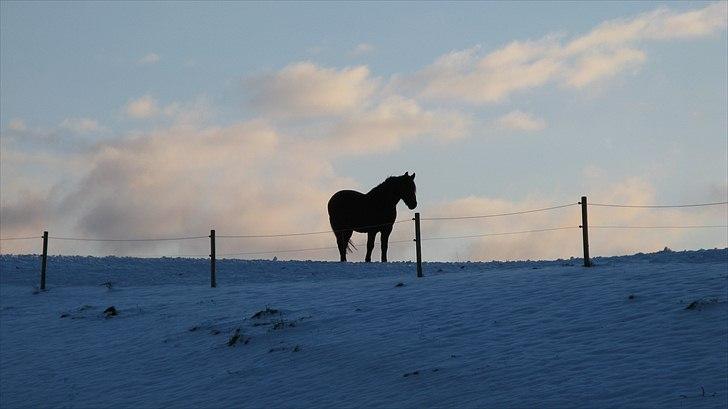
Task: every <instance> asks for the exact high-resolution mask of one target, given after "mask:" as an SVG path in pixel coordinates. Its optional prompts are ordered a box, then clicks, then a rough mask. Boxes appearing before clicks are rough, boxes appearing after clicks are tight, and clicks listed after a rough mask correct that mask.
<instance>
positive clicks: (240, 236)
mask: <svg viewBox="0 0 728 409" xmlns="http://www.w3.org/2000/svg"><path fill="white" fill-rule="evenodd" d="M409 221H412V219H402V220H396V221H395V222H394V223H380V224H372V225H369V226H358V227H356V230H362V229H371V228H374V227H384V226H391V225H392V224H397V223H404V222H409ZM351 230H352V229H339V230H320V231H311V232H304V233H279V234H235V235H226V234H216V235H215V237H216V238H223V239H261V238H271V237H293V236H311V235H315V234H330V233H339V232H346V231H351Z"/></svg>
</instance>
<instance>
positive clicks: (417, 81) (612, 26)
mask: <svg viewBox="0 0 728 409" xmlns="http://www.w3.org/2000/svg"><path fill="white" fill-rule="evenodd" d="M727 13H728V3H725V2H721V3H715V4H712V5H708V6H706V7H704V8H701V9H697V10H692V11H687V12H682V13H678V12H674V11H671V10H669V9H658V10H656V11H653V12H650V13H645V14H640V15H638V16H635V17H632V18H629V19H618V20H613V21H607V22H605V23H603V24H601V25H599V26H598V27H596V28H594V29H593V30H591V31H590V32H588V33H587V34H584V35H582V36H578V37H576V38H574V39H572V40H571V41H565V40H564V36H555V35H547V36H545V37H543V38H541V39H539V40H533V41H514V42H511V43H509V44H507V45H506V46H504V47H502V48H500V49H496V50H494V51H491V52H489V53H487V54H485V55H482V54H481V48H480V47H479V46H476V47H473V48H469V49H465V50H461V51H454V52H451V53H449V54H446V55H443V56H441V57H440V58H438V59H437V60H436V61H435V62H434V63H432V64H431V65H429V66H428V67H425V68H424V69H422V70H420V71H418V72H417V73H415V74H413V75H411V76H406V77H399V78H396V79H395V80H394V87H395V88H399V89H402V90H404V91H405V92H408V93H412V94H415V95H418V96H419V97H422V98H426V99H435V100H437V99H440V100H456V101H464V102H468V103H473V104H483V103H494V102H501V101H503V100H505V99H506V98H507V97H509V96H510V95H512V94H513V93H516V92H520V91H525V90H528V89H533V88H537V87H541V86H544V85H546V84H549V83H556V84H560V85H563V86H567V87H576V88H581V87H584V86H587V85H590V84H593V83H596V82H599V81H604V80H606V79H609V78H610V77H614V76H615V75H617V74H620V73H622V72H624V71H625V70H627V69H630V68H636V67H639V66H640V65H642V64H643V63H644V62H645V61H646V59H647V57H646V55H645V53H644V51H642V50H640V49H639V48H638V47H639V45H640V43H642V42H645V41H664V40H671V39H690V38H698V37H704V36H708V35H712V34H716V33H718V32H720V31H722V30H725V28H726V14H727Z"/></svg>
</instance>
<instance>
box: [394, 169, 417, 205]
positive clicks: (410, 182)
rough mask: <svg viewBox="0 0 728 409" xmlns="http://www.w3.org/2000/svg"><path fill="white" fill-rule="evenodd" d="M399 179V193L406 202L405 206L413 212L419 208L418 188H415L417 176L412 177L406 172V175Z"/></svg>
mask: <svg viewBox="0 0 728 409" xmlns="http://www.w3.org/2000/svg"><path fill="white" fill-rule="evenodd" d="M398 179H399V192H400V194H401V197H402V200H403V201H404V204H406V205H407V207H409V208H410V210H412V209H414V208H415V207H417V196H416V193H417V186H415V174H414V173H413V174H412V175H411V176H410V174H409V172H405V174H404V175H402V176H399V177H398Z"/></svg>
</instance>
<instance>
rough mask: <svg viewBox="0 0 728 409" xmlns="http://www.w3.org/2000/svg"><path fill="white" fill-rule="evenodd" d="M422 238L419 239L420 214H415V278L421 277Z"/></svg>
mask: <svg viewBox="0 0 728 409" xmlns="http://www.w3.org/2000/svg"><path fill="white" fill-rule="evenodd" d="M421 242H422V238H421V237H420V213H419V212H417V213H415V249H416V250H417V277H422V245H421Z"/></svg>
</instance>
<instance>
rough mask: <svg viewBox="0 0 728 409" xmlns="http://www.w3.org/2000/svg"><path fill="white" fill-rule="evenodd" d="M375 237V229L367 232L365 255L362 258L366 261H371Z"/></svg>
mask: <svg viewBox="0 0 728 409" xmlns="http://www.w3.org/2000/svg"><path fill="white" fill-rule="evenodd" d="M376 237H377V232H376V231H370V232H369V233H367V256H366V258H365V259H364V261H366V262H367V263H371V261H372V250H374V240H375V239H376Z"/></svg>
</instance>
